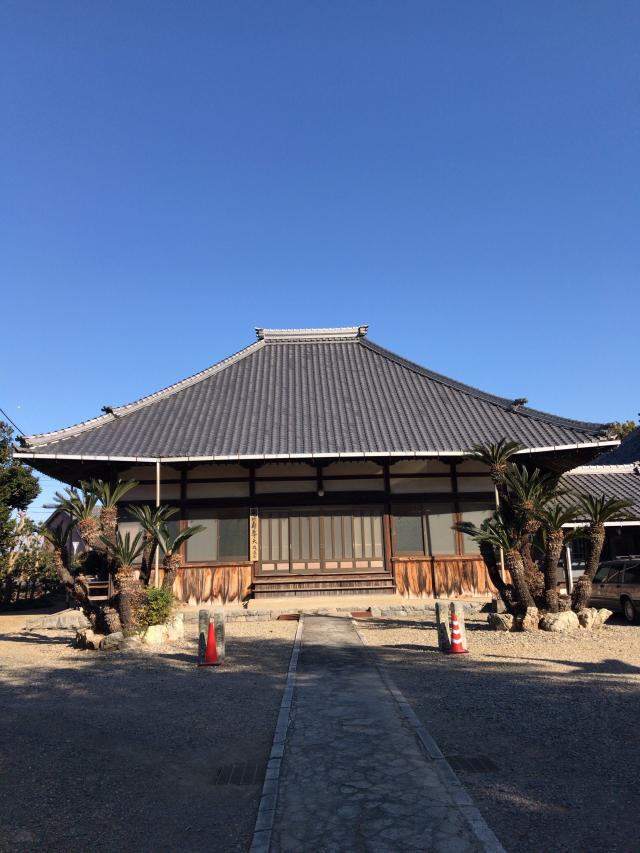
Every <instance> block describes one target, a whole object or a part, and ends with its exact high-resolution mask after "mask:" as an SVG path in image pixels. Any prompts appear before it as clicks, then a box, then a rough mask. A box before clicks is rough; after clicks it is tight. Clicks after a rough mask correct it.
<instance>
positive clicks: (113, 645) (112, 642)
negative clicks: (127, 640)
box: [102, 631, 124, 651]
mask: <svg viewBox="0 0 640 853" xmlns="http://www.w3.org/2000/svg"><path fill="white" fill-rule="evenodd" d="M123 641H124V634H123V633H122V631H114V632H113V634H107V636H106V637H105V638H104V640H103V641H102V648H103V649H105V651H113V650H116V649H119V648H120V647H121V644H122V642H123Z"/></svg>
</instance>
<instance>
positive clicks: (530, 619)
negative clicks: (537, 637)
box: [519, 607, 540, 631]
mask: <svg viewBox="0 0 640 853" xmlns="http://www.w3.org/2000/svg"><path fill="white" fill-rule="evenodd" d="M519 621H520V627H521V629H522V630H523V631H537V630H538V627H539V624H540V614H539V613H538V608H537V607H527V610H526V612H525V614H524V616H523V617H522V619H521V620H519Z"/></svg>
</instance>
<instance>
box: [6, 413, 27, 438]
mask: <svg viewBox="0 0 640 853" xmlns="http://www.w3.org/2000/svg"><path fill="white" fill-rule="evenodd" d="M0 412H2V414H3V415H4V416H5V418H6V419H7V420H8V421H9V423H10V424H11V426H13V427H15V428H16V429H17V430H18V433H19V434H20V435H26V433H25V432H23V431H22V430H21V429H20V427H19V426H18V424H17V423H16V422H15V421H12V420H11V418H10V417H9V415H8V414H7V413H6V412H5V410H4V409H0Z"/></svg>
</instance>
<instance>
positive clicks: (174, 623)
mask: <svg viewBox="0 0 640 853" xmlns="http://www.w3.org/2000/svg"><path fill="white" fill-rule="evenodd" d="M165 628H166V638H167V640H168V641H169V642H176V641H177V640H184V615H183V614H182V613H175V614H174V615H173V616H172V617H171V618H170V619H169V620H168V621H167V623H166V625H165Z"/></svg>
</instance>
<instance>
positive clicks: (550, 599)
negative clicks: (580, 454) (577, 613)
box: [538, 503, 582, 613]
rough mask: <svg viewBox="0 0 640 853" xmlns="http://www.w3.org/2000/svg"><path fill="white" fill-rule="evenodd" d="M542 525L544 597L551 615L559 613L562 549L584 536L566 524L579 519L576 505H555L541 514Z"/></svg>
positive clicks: (580, 531)
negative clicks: (559, 578)
mask: <svg viewBox="0 0 640 853" xmlns="http://www.w3.org/2000/svg"><path fill="white" fill-rule="evenodd" d="M538 517H539V519H540V523H541V525H542V533H543V548H544V597H545V602H546V605H547V609H548V610H549V612H550V613H557V612H558V609H559V608H558V564H559V562H560V556H561V554H562V548H563V546H564V544H565V543H566V542H567V541H569V539H574V538H575V537H577V536H581V535H582V530H581V529H580V528H572V529H570V530H567V529H566V528H565V524H571V523H572V522H574V521H575V520H576V518H577V517H578V508H577V507H576V506H575V505H572V506H562V505H561V504H559V503H553V504H551V505H550V506H547V507H544V508H543V509H542V510H541V511H540V512H539V516H538Z"/></svg>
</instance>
